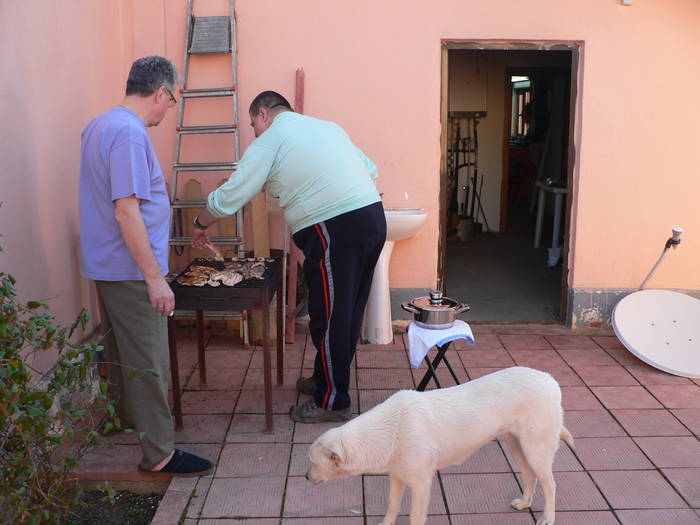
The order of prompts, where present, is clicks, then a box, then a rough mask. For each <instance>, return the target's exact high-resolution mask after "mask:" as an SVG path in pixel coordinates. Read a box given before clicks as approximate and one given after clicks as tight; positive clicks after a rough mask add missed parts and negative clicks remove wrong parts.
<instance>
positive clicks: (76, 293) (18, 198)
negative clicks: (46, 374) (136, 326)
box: [0, 0, 132, 366]
mask: <svg viewBox="0 0 700 525" xmlns="http://www.w3.org/2000/svg"><path fill="white" fill-rule="evenodd" d="M130 19H131V14H130V5H129V3H128V2H117V1H115V2H94V1H91V0H76V1H75V2H73V3H72V4H71V9H66V5H65V4H63V3H60V2H54V1H48V0H37V1H32V2H0V35H1V36H0V40H1V41H2V46H0V66H1V67H2V71H3V74H2V76H1V77H0V106H1V107H2V112H1V113H2V116H3V119H2V126H1V127H0V145H1V146H0V165H1V166H2V168H1V169H0V201H2V206H1V207H0V234H2V235H3V237H2V238H0V243H1V244H2V247H3V250H4V252H3V253H2V254H0V265H1V267H2V270H3V271H5V272H8V273H11V274H13V275H14V276H15V277H16V278H17V280H18V283H17V288H18V291H19V293H20V297H21V298H22V299H24V300H28V299H45V300H49V303H50V304H51V307H52V311H53V312H54V313H55V314H56V317H57V319H58V320H59V321H60V322H62V323H69V322H71V321H72V320H73V319H74V318H75V316H76V315H77V313H78V312H79V310H80V308H81V307H87V308H89V309H90V310H91V311H92V312H93V314H94V313H95V312H96V304H95V296H94V293H93V292H92V287H91V285H90V284H89V283H88V282H87V281H85V280H84V279H83V278H82V277H81V276H80V270H79V265H78V257H79V255H78V231H79V230H78V210H77V201H78V193H77V181H78V171H79V166H80V133H81V131H82V129H83V127H84V126H85V124H86V123H87V122H88V121H89V120H90V119H91V118H92V117H94V116H95V115H97V114H98V113H100V112H102V111H104V110H106V109H108V108H109V107H110V106H112V105H114V104H115V102H118V101H119V100H120V97H121V95H122V94H123V91H124V78H125V75H126V72H127V71H128V69H127V68H128V64H129V63H130V62H131V56H132V52H131V36H130V35H131V32H132V28H131V20H130ZM39 366H41V364H39Z"/></svg>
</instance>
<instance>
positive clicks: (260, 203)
mask: <svg viewBox="0 0 700 525" xmlns="http://www.w3.org/2000/svg"><path fill="white" fill-rule="evenodd" d="M248 208H249V213H247V214H246V215H247V216H248V217H250V227H251V242H250V243H246V247H248V248H251V247H252V249H253V252H255V256H256V257H269V256H270V224H269V221H268V215H267V201H266V196H265V193H264V192H260V193H258V194H257V195H256V196H255V197H253V199H252V200H251V201H250V203H249V204H248Z"/></svg>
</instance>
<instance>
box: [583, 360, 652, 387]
mask: <svg viewBox="0 0 700 525" xmlns="http://www.w3.org/2000/svg"><path fill="white" fill-rule="evenodd" d="M574 370H575V371H576V373H577V374H578V375H579V376H581V378H582V379H583V382H584V383H586V384H587V385H588V386H637V385H639V383H638V382H637V380H636V379H635V378H634V377H632V376H631V375H630V373H629V372H627V370H625V369H624V367H622V366H620V365H613V366H576V365H574Z"/></svg>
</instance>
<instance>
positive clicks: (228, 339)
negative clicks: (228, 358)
mask: <svg viewBox="0 0 700 525" xmlns="http://www.w3.org/2000/svg"><path fill="white" fill-rule="evenodd" d="M204 337H205V341H206V343H205V344H206V346H207V350H242V351H250V349H244V348H243V341H241V337H240V335H239V332H238V330H213V331H209V330H205V334H204ZM178 342H179V338H178ZM192 342H193V343H194V344H196V343H197V336H196V332H195V333H194V334H193V336H192Z"/></svg>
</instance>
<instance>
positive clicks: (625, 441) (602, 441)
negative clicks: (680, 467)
mask: <svg viewBox="0 0 700 525" xmlns="http://www.w3.org/2000/svg"><path fill="white" fill-rule="evenodd" d="M576 456H577V457H578V459H579V460H580V461H581V463H582V464H583V466H584V467H585V468H586V470H644V469H651V468H654V467H653V465H652V464H651V463H650V462H649V460H648V459H647V458H646V457H644V454H643V453H642V451H641V450H639V447H637V445H636V444H635V443H634V441H632V439H631V438H628V437H596V438H579V439H577V440H576Z"/></svg>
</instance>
